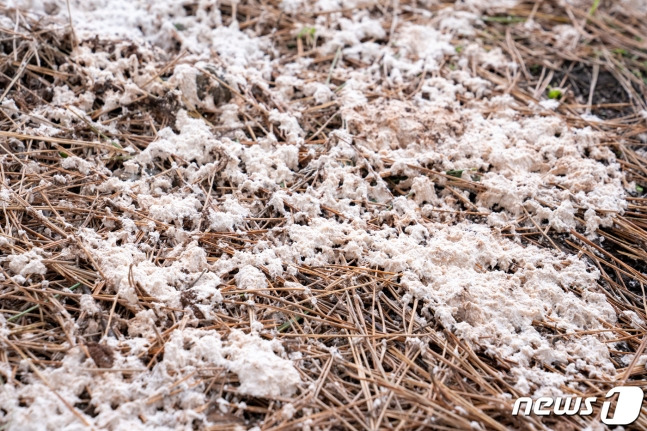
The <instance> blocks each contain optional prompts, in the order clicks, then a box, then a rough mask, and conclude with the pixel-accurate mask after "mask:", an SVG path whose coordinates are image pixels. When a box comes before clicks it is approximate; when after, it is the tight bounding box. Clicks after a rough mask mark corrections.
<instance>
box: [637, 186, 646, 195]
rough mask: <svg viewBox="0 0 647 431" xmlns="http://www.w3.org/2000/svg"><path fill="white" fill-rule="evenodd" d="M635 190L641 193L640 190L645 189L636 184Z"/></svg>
mask: <svg viewBox="0 0 647 431" xmlns="http://www.w3.org/2000/svg"><path fill="white" fill-rule="evenodd" d="M636 191H637V192H638V193H642V192H644V191H645V189H643V188H642V186H639V185H638V184H636Z"/></svg>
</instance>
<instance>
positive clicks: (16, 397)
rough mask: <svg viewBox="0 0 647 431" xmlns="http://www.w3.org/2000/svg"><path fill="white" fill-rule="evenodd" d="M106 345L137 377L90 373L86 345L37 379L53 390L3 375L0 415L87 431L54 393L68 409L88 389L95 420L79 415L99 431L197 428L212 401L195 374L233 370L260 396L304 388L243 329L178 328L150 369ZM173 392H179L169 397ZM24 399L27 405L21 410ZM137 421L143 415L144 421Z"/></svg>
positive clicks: (277, 354) (272, 344) (27, 426)
mask: <svg viewBox="0 0 647 431" xmlns="http://www.w3.org/2000/svg"><path fill="white" fill-rule="evenodd" d="M148 311H149V312H151V311H152V310H148ZM142 341H144V340H142V339H140V338H131V339H130V340H129V341H128V342H125V343H124V347H125V345H126V344H129V345H130V346H134V345H136V344H142V343H141V342H142ZM145 343H146V342H145V341H144V345H145ZM108 345H109V346H110V348H111V349H112V350H113V352H114V356H115V364H114V367H115V368H117V369H121V368H124V369H132V370H134V371H135V372H134V373H133V374H132V377H130V374H127V375H124V374H122V373H97V372H92V371H90V370H87V369H92V368H95V367H96V365H95V364H94V362H93V361H92V360H91V359H87V358H86V357H85V355H84V353H83V350H82V349H81V348H79V347H75V348H72V349H71V350H70V351H68V352H67V353H66V355H65V357H64V358H63V360H62V366H61V367H59V368H48V369H44V370H42V371H41V373H40V376H42V377H43V378H44V379H45V380H46V381H47V382H48V385H46V384H44V383H43V382H42V381H41V380H40V379H39V378H34V379H33V380H32V381H31V382H30V383H29V384H20V383H15V382H14V380H13V379H8V381H7V380H6V378H7V375H3V378H4V379H5V383H4V384H3V385H2V390H0V404H1V405H2V406H3V409H5V411H6V412H7V413H6V414H5V413H3V414H2V416H0V417H2V420H3V422H4V423H8V424H9V429H21V430H34V431H36V430H47V431H49V430H52V431H54V430H60V429H70V430H72V429H74V430H76V429H79V430H80V429H86V428H87V427H85V426H83V425H82V423H81V422H80V421H79V419H78V418H77V416H76V415H75V414H74V413H72V412H71V411H70V410H69V409H68V407H66V406H65V405H64V404H63V403H62V402H61V400H60V399H59V398H58V397H57V395H56V394H58V395H60V396H61V397H63V398H64V399H65V400H66V402H67V403H69V404H68V405H74V404H75V403H77V402H80V396H81V395H82V393H83V392H84V390H85V389H86V388H88V390H89V391H91V393H92V405H93V406H94V407H95V413H96V415H95V416H94V417H90V416H87V415H85V414H83V413H81V412H79V411H78V409H77V414H80V415H81V416H82V417H83V419H84V420H85V421H86V422H87V423H88V424H90V425H91V426H93V427H96V428H98V429H105V430H111V431H112V430H115V431H117V430H121V429H124V427H128V428H131V429H137V430H169V431H170V430H176V429H193V422H194V420H196V419H197V420H202V421H205V422H206V421H207V418H206V417H205V414H204V413H199V412H198V410H199V408H200V407H201V406H204V404H205V403H207V402H208V401H209V400H208V399H207V397H206V396H205V394H204V390H205V387H206V386H207V385H208V382H206V381H205V380H202V379H201V377H200V376H199V375H195V374H196V371H198V370H202V369H209V368H213V367H222V368H225V369H227V370H229V371H232V372H233V373H235V374H237V375H238V379H239V381H240V387H239V388H238V390H239V391H240V392H241V393H242V394H246V395H251V396H255V397H264V398H277V397H289V396H292V395H294V393H295V392H296V391H297V389H298V387H299V385H300V384H301V378H300V376H299V373H298V372H297V370H296V369H295V368H294V365H293V363H292V361H290V360H289V359H286V358H284V356H285V353H284V352H283V349H282V347H281V345H280V343H279V342H278V341H269V340H263V339H261V338H260V337H259V336H258V335H255V334H250V335H246V334H244V333H242V332H241V331H239V330H233V331H232V332H231V333H230V334H229V336H228V337H227V339H226V340H222V339H221V337H220V335H219V334H218V333H217V332H216V331H214V330H203V329H194V328H187V329H184V330H175V331H173V333H171V334H170V337H169V339H168V341H167V342H166V343H165V344H164V355H163V359H162V360H160V362H159V363H157V364H156V365H155V366H154V367H153V368H152V370H150V371H149V370H147V369H146V368H145V367H144V364H142V363H141V362H139V360H138V359H137V358H136V357H132V356H129V357H124V356H122V354H121V353H120V350H119V349H118V348H117V347H118V345H119V343H118V342H117V341H116V340H110V341H109V343H108ZM71 375H73V376H74V378H70V376H71ZM169 387H173V388H174V389H176V390H174V391H173V392H172V393H170V394H169ZM52 388H54V389H55V390H56V394H55V393H54V392H53V390H52ZM178 389H179V390H178ZM20 400H22V401H23V403H25V404H26V405H22V406H21V405H19V402H20ZM43 412H47V421H44V422H39V421H34V420H33V418H34V417H39V415H42V414H43ZM139 417H145V418H146V422H145V423H143V422H142V421H141V420H140V419H139ZM207 423H208V422H207Z"/></svg>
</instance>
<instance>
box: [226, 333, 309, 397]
mask: <svg viewBox="0 0 647 431" xmlns="http://www.w3.org/2000/svg"><path fill="white" fill-rule="evenodd" d="M228 341H229V343H230V344H229V345H228V346H227V347H226V348H225V349H224V353H225V354H227V355H229V363H228V367H229V369H230V370H231V371H233V372H234V373H236V374H237V375H238V379H239V380H240V388H239V390H240V391H241V392H242V393H244V394H248V395H251V396H254V397H264V398H274V397H289V396H291V395H294V393H295V391H296V389H297V387H298V385H299V384H300V383H301V377H300V376H299V373H298V372H297V370H296V369H295V368H294V365H293V364H292V361H290V360H289V359H284V358H281V357H280V356H278V355H277V353H279V354H285V353H284V352H283V347H282V346H281V343H280V342H279V341H278V340H271V341H270V340H263V339H262V338H260V337H259V336H258V335H257V334H245V333H244V332H242V331H240V330H233V331H232V332H231V333H230V334H229V337H228Z"/></svg>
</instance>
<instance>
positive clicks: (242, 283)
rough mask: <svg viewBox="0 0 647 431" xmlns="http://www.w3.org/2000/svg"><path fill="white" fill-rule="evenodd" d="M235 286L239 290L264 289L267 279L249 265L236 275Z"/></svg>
mask: <svg viewBox="0 0 647 431" xmlns="http://www.w3.org/2000/svg"><path fill="white" fill-rule="evenodd" d="M235 278H236V284H237V285H238V288H239V289H266V288H267V279H266V278H265V275H263V273H262V272H261V271H260V270H259V269H258V268H255V267H253V266H251V265H245V266H243V267H242V268H240V269H239V270H238V274H236V277H235Z"/></svg>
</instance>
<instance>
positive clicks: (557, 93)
mask: <svg viewBox="0 0 647 431" xmlns="http://www.w3.org/2000/svg"><path fill="white" fill-rule="evenodd" d="M548 98H549V99H554V100H559V99H561V98H562V90H561V89H559V88H550V87H548Z"/></svg>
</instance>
